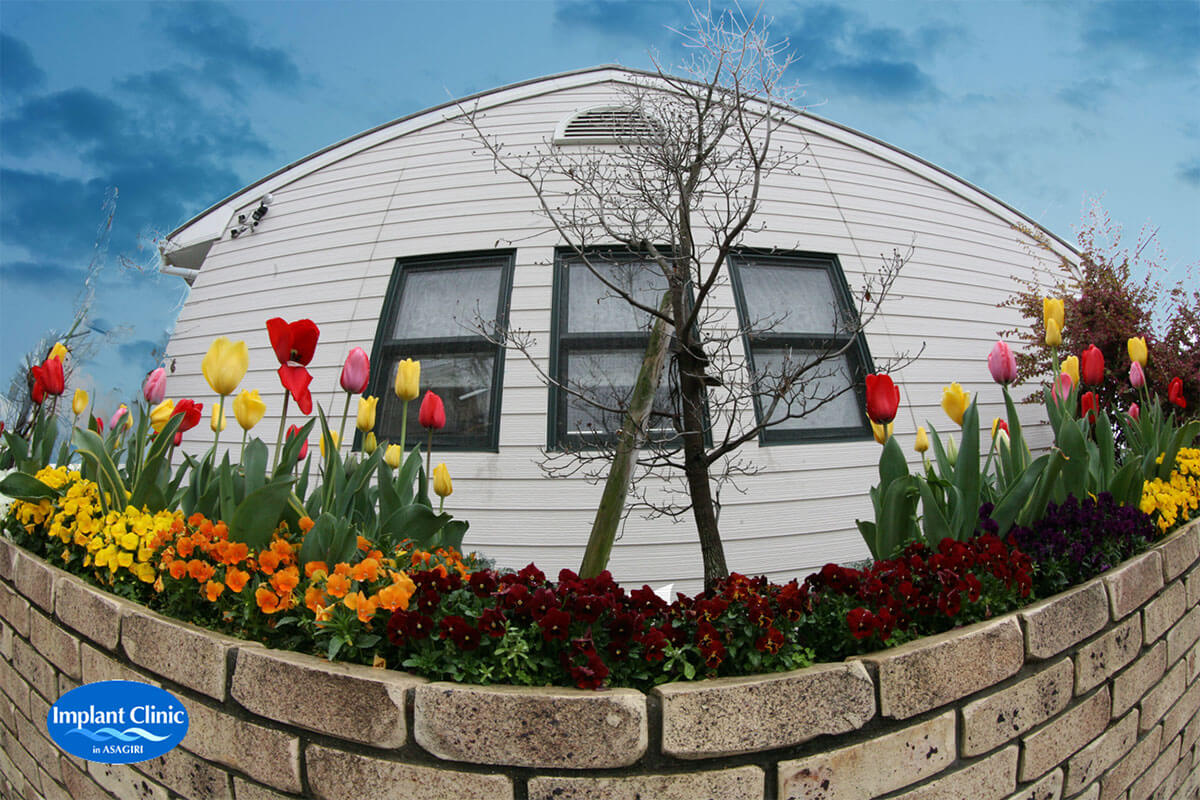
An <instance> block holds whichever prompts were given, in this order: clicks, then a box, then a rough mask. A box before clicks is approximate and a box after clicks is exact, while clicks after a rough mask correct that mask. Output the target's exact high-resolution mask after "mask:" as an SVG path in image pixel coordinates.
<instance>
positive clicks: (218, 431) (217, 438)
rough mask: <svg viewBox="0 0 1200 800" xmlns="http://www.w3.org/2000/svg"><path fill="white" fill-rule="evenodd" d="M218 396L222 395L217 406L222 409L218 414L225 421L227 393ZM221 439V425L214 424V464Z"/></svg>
mask: <svg viewBox="0 0 1200 800" xmlns="http://www.w3.org/2000/svg"><path fill="white" fill-rule="evenodd" d="M218 397H220V400H218V401H217V407H218V408H219V409H220V411H219V412H218V416H220V417H221V420H222V421H223V420H224V419H225V395H223V394H222V395H218ZM213 421H214V422H217V420H213ZM220 439H221V425H220V424H219V423H218V424H216V425H213V463H214V464H215V463H216V461H217V442H219V441H220Z"/></svg>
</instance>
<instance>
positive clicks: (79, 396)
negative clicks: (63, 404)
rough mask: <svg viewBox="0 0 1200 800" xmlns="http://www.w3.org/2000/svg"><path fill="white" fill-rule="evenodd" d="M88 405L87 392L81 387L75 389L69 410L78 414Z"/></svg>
mask: <svg viewBox="0 0 1200 800" xmlns="http://www.w3.org/2000/svg"><path fill="white" fill-rule="evenodd" d="M87 407H88V393H87V392H85V391H84V390H83V389H76V390H75V396H74V397H73V398H71V410H72V411H74V412H75V416H77V417H78V416H79V415H80V414H82V413H83V412H84V411H86V410H87Z"/></svg>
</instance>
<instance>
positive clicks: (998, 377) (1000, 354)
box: [987, 342, 1017, 386]
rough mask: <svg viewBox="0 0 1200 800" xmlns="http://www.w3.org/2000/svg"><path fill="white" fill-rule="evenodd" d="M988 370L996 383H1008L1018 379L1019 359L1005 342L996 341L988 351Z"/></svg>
mask: <svg viewBox="0 0 1200 800" xmlns="http://www.w3.org/2000/svg"><path fill="white" fill-rule="evenodd" d="M987 361H988V370H989V371H990V372H991V373H992V380H994V381H995V382H996V383H1002V384H1004V385H1006V386H1007V385H1008V384H1010V383H1012V382H1013V381H1015V380H1016V379H1017V359H1016V358H1015V357H1014V356H1013V353H1012V349H1011V348H1009V346H1008V345H1007V344H1005V343H1004V342H996V344H995V345H994V346H993V347H992V351H991V352H990V353H988V359H987Z"/></svg>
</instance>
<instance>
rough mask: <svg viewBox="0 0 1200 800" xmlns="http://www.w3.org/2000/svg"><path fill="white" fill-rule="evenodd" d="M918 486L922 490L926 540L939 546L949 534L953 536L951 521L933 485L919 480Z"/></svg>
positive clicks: (922, 526) (922, 518) (923, 523)
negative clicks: (944, 511)
mask: <svg viewBox="0 0 1200 800" xmlns="http://www.w3.org/2000/svg"><path fill="white" fill-rule="evenodd" d="M918 486H919V488H920V490H921V513H922V516H921V528H922V529H923V530H924V532H925V542H926V544H928V545H929V546H930V547H937V546H938V543H939V542H941V541H942V539H945V538H946V537H947V536H950V537H951V538H953V534H952V533H951V530H950V523H949V522H948V521H947V520H946V515H945V513H943V510H942V504H941V503H940V502H939V501H938V498H937V497H936V496H935V495H934V491H933V487H931V486H930V485H929V483H928V482H926V481H918Z"/></svg>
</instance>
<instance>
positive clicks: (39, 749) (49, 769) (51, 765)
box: [13, 714, 62, 782]
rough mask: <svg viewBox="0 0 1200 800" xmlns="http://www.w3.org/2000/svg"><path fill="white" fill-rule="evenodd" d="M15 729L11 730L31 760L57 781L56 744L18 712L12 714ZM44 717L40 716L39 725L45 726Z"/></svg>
mask: <svg viewBox="0 0 1200 800" xmlns="http://www.w3.org/2000/svg"><path fill="white" fill-rule="evenodd" d="M14 721H15V722H16V729H15V730H14V731H13V732H14V733H15V734H16V735H17V739H19V740H20V742H21V745H22V746H23V747H24V748H25V749H26V750H27V751H28V752H29V755H31V756H33V760H34V761H36V762H37V763H38V764H40V765H41V767H42V771H43V772H46V773H48V774H49V775H50V777H51V778H52V779H53V780H54V781H55V782H58V781H60V780H61V779H62V773H61V772H60V771H59V768H58V756H59V753H60V752H61V750H59V747H58V745H56V744H55V743H54V742H52V741H51V740H50V738H49V737H48V736H43V735H42V734H41V733H40V732H39V731H38V727H39V726H37V725H35V724H34V723H32V722H30V721H29V720H27V719H25V717H23V716H21V715H20V714H16V715H15V716H14ZM45 721H46V718H45V717H44V716H43V717H42V725H41V727H43V728H44V727H45Z"/></svg>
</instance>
